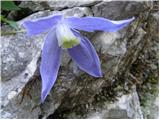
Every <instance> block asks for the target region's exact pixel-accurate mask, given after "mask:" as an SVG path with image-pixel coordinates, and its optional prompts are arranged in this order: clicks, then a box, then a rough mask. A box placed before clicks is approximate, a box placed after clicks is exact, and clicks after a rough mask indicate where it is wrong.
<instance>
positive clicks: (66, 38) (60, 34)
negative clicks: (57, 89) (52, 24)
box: [56, 23, 80, 48]
mask: <svg viewBox="0 0 160 120" xmlns="http://www.w3.org/2000/svg"><path fill="white" fill-rule="evenodd" d="M56 35H57V39H58V44H59V46H61V47H62V48H72V47H74V46H76V45H78V44H80V40H79V39H78V38H77V37H76V36H75V35H74V34H73V32H72V31H71V29H70V28H69V27H68V26H67V25H66V24H64V23H59V24H58V25H57V29H56Z"/></svg>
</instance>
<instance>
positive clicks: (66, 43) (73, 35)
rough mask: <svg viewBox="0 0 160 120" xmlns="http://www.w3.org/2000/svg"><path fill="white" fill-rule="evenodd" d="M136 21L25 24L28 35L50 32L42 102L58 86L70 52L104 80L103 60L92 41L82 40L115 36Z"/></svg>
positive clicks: (93, 19) (46, 20) (45, 50)
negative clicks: (64, 55) (84, 33)
mask: <svg viewBox="0 0 160 120" xmlns="http://www.w3.org/2000/svg"><path fill="white" fill-rule="evenodd" d="M132 20H134V17H133V18H131V19H127V20H121V21H112V20H108V19H105V18H100V17H84V18H78V17H68V18H64V17H63V16H62V15H54V16H49V17H44V18H40V19H37V20H33V21H25V22H24V23H23V25H24V27H25V28H26V29H27V34H28V35H29V36H31V35H37V34H40V33H42V32H46V31H48V35H47V37H46V40H45V43H44V46H43V50H42V61H41V66H40V74H41V78H42V91H41V101H42V102H44V100H45V98H46V96H47V95H48V93H49V92H50V90H51V88H52V86H53V85H54V83H55V81H56V78H57V75H58V70H59V67H60V62H61V52H62V50H63V49H67V50H68V53H69V55H70V56H71V58H72V59H73V61H75V63H76V64H77V65H78V66H79V68H80V69H81V70H83V71H85V72H87V73H88V74H90V75H92V76H94V77H102V72H101V67H100V60H99V57H98V55H97V53H96V50H95V49H94V47H93V46H92V44H91V43H90V41H89V40H88V39H87V38H86V37H84V36H82V35H81V34H80V32H78V31H77V30H82V31H88V32H92V31H96V30H98V31H105V32H115V31H117V30H119V29H121V28H123V27H125V26H126V25H128V24H129V23H130V22H131V21H132Z"/></svg>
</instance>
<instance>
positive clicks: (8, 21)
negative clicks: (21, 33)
mask: <svg viewBox="0 0 160 120" xmlns="http://www.w3.org/2000/svg"><path fill="white" fill-rule="evenodd" d="M0 20H1V21H3V22H5V23H7V24H9V25H10V26H11V27H13V28H14V29H16V30H19V28H18V24H17V23H16V22H15V21H12V20H8V19H6V18H4V17H3V16H2V15H1V16H0Z"/></svg>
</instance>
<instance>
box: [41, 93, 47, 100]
mask: <svg viewBox="0 0 160 120" xmlns="http://www.w3.org/2000/svg"><path fill="white" fill-rule="evenodd" d="M46 97H47V95H46V94H45V93H44V91H42V92H41V103H44V101H45V99H46Z"/></svg>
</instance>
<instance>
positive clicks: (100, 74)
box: [92, 71, 103, 78]
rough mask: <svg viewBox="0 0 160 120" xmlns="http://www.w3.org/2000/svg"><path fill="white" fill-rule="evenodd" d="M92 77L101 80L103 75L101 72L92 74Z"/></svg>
mask: <svg viewBox="0 0 160 120" xmlns="http://www.w3.org/2000/svg"><path fill="white" fill-rule="evenodd" d="M92 76H94V77H97V78H99V77H100V78H102V77H103V74H102V72H101V71H99V72H98V73H97V74H94V75H92Z"/></svg>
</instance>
